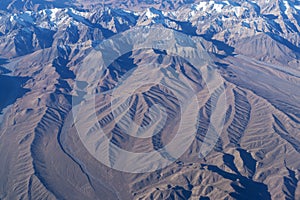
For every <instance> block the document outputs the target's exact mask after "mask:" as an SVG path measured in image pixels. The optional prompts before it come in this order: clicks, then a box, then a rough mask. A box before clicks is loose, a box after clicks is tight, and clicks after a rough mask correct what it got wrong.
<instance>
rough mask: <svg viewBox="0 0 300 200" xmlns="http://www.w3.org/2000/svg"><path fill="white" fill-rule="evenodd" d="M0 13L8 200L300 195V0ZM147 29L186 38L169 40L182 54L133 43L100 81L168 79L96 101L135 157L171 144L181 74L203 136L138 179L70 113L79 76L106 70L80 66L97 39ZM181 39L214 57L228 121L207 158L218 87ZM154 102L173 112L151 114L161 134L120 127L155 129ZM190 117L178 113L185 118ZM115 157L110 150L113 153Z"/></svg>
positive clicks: (115, 4)
mask: <svg viewBox="0 0 300 200" xmlns="http://www.w3.org/2000/svg"><path fill="white" fill-rule="evenodd" d="M0 9H1V11H0V57H1V59H0V65H1V66H0V91H1V92H0V155H1V156H0V157H1V158H2V161H1V163H2V164H1V167H0V177H1V178H0V199H299V198H300V182H299V180H300V171H299V169H300V155H299V153H300V136H299V133H300V95H299V94H300V93H299V92H298V91H300V90H299V88H300V87H299V86H300V71H299V69H300V68H299V67H300V58H299V57H300V48H299V46H300V34H299V30H300V1H296V0H294V1H293V0H290V1H288V0H276V1H272V2H271V1H263V0H261V1H239V0H231V1H217V0H216V1H184V0H183V1H139V0H138V1H122V2H121V3H120V2H119V1H105V3H98V2H93V1H84V0H81V1H63V3H62V1H32V0H31V1H29V0H26V1H3V2H2V3H1V6H0ZM138 27H150V28H151V27H160V28H162V27H163V28H166V29H167V30H174V31H175V33H178V35H176V34H174V37H171V39H170V41H171V44H172V45H174V49H173V50H172V51H171V52H173V54H171V53H169V51H161V50H158V49H151V48H150V49H143V50H139V49H136V50H134V51H131V52H127V53H126V54H124V55H121V56H120V58H118V59H117V60H115V61H114V62H113V63H111V65H109V67H108V68H107V70H106V71H105V74H104V75H103V76H101V77H100V78H99V79H97V81H98V82H97V83H96V84H98V85H97V89H98V91H101V93H102V92H105V91H108V90H111V89H114V88H117V85H118V83H119V82H121V81H124V75H125V74H129V75H131V76H129V77H127V76H125V80H126V81H127V83H126V84H125V83H124V85H123V87H124V88H121V89H120V90H119V91H127V90H129V91H130V89H131V88H132V87H133V86H132V85H135V84H137V85H140V84H142V83H143V82H144V80H142V79H138V78H137V77H139V76H140V75H141V74H148V75H152V76H151V77H156V78H157V79H156V80H164V81H165V86H166V87H163V86H161V85H145V86H143V87H141V88H139V90H137V91H134V92H135V93H134V94H133V95H132V96H131V97H130V98H129V100H128V99H127V100H124V99H121V100H120V99H118V101H116V102H117V104H116V107H112V108H110V103H111V100H110V98H111V97H110V96H109V95H106V93H104V94H103V95H102V96H101V95H100V96H99V97H98V98H97V99H96V103H95V105H96V106H95V110H96V111H97V112H96V113H97V119H98V120H99V122H100V124H101V125H102V126H103V127H105V128H104V130H105V134H106V135H108V137H109V139H110V141H111V142H112V143H113V144H115V145H117V146H118V147H120V148H122V149H126V150H128V151H132V152H150V151H153V150H158V149H160V148H161V146H164V145H165V144H168V143H170V142H171V140H172V138H173V137H175V136H174V133H175V132H176V131H177V130H178V129H179V126H178V124H179V122H180V120H182V119H181V117H180V114H181V109H182V108H180V106H181V104H180V98H178V96H180V94H182V93H184V92H185V91H186V88H184V87H180V86H179V84H176V82H174V81H173V82H172V80H176V79H177V78H178V77H180V78H178V80H187V83H188V84H190V85H191V86H192V87H193V88H196V91H197V98H198V100H199V108H197V109H198V110H197V113H198V115H199V116H198V118H196V121H197V123H198V127H197V130H196V132H195V136H196V138H195V140H194V141H193V142H192V144H191V145H190V146H188V148H187V150H186V151H185V152H184V154H183V155H182V156H181V157H180V158H179V159H177V160H176V162H174V163H173V164H171V165H169V166H167V167H165V168H163V169H160V170H157V171H155V172H148V173H137V174H135V173H125V172H120V171H117V170H114V169H111V168H109V167H107V166H105V165H104V164H101V163H100V162H99V161H97V160H96V159H95V157H93V156H92V155H91V154H90V152H89V150H88V148H87V147H86V146H85V145H84V144H83V143H82V140H81V138H80V134H77V131H76V127H75V126H74V120H73V115H72V113H71V112H70V111H71V110H72V105H74V97H76V96H80V91H79V90H78V88H77V90H76V89H75V88H76V84H77V82H76V79H78V77H81V76H83V78H85V79H86V80H85V81H87V82H88V81H89V80H90V77H94V76H97V74H96V72H89V70H81V67H82V64H84V63H86V61H87V60H88V61H93V60H94V62H91V63H92V64H93V65H97V64H99V63H97V61H98V59H99V55H98V54H97V53H96V54H93V52H94V51H95V49H97V47H99V44H100V45H101V44H102V42H103V41H105V40H106V39H108V38H111V37H113V36H118V35H119V34H120V33H124V34H125V33H126V32H127V31H128V30H134V29H135V28H138ZM154 30H156V29H155V28H154ZM156 34H157V35H163V33H161V32H159V31H158V32H155V33H154V34H152V35H153V37H154V38H155V37H157V36H156ZM180 34H183V35H186V36H187V37H188V38H192V39H193V41H196V44H197V45H199V46H201V47H202V48H203V50H205V51H207V52H208V54H207V55H208V56H209V57H210V61H209V64H210V65H211V66H212V67H213V68H214V69H216V70H217V71H218V73H219V74H220V75H221V79H222V81H223V82H224V86H225V87H224V91H223V92H225V93H226V97H227V104H226V106H225V107H224V110H225V111H226V119H225V125H224V128H223V130H222V133H221V135H220V138H219V139H218V141H217V143H216V145H215V146H214V148H213V150H212V151H211V152H209V154H208V155H207V156H205V157H204V158H203V157H199V152H200V151H201V147H202V145H203V143H205V142H206V140H205V136H206V134H207V131H208V129H209V122H210V120H211V118H212V116H213V108H212V105H211V102H212V101H213V99H215V98H218V97H219V96H218V95H219V93H220V90H218V89H216V90H215V91H214V92H213V93H211V94H210V93H208V92H207V88H206V86H205V83H204V79H203V76H202V75H200V74H198V73H197V71H195V68H196V66H193V65H192V64H191V63H189V62H188V61H187V60H185V59H182V58H181V57H180V56H178V54H179V55H180V53H182V51H181V50H180V48H175V46H176V47H177V46H178V45H179V46H184V45H185V42H187V41H181V40H180V39H181V38H182V37H180ZM132 38H134V37H132ZM132 38H131V39H132ZM185 40H187V39H185ZM187 43H188V42H187ZM122 44H126V42H124V43H122ZM118 45H119V44H118V43H113V44H112V46H114V48H113V52H119V51H121V50H120V47H121V48H122V47H123V46H118ZM188 45H190V43H188ZM188 45H187V46H188ZM174 54H175V55H174ZM176 54H177V55H176ZM186 54H187V57H193V55H194V54H193V52H187V53H186ZM150 65H151V66H150ZM157 65H158V66H160V67H153V66H157ZM149 66H150V67H149ZM158 69H159V70H158ZM159 72H164V73H165V76H166V77H165V76H162V75H161V74H160V73H159ZM87 75H89V76H87ZM170 88H172V89H173V90H171V89H170ZM79 89H80V88H79ZM172 91H173V92H172ZM174 91H175V92H174ZM84 92H89V88H87V89H86V91H84ZM156 103H158V104H160V105H163V106H164V107H165V109H166V113H167V114H168V116H167V117H166V118H164V117H163V116H159V117H160V118H158V119H161V121H163V120H162V119H165V120H166V123H165V124H164V125H161V124H160V123H156V122H153V123H154V126H156V127H160V128H161V127H162V131H161V132H160V134H158V135H155V136H153V137H151V138H147V139H136V138H135V137H132V136H128V135H126V134H125V133H124V132H126V131H124V129H125V130H127V131H128V130H131V133H132V134H138V133H139V131H138V130H137V129H134V131H133V129H131V128H132V127H128V126H126V124H125V125H124V124H123V126H121V125H120V123H119V122H120V121H121V119H125V120H126V119H127V120H128V119H132V120H133V121H135V123H136V124H138V125H139V126H141V127H143V126H145V127H147V125H149V124H151V123H152V121H154V120H157V117H158V116H156V115H154V114H151V112H150V114H147V111H149V110H151V109H150V108H151V107H152V106H153V105H154V104H156ZM91 106H93V104H89V102H87V107H86V108H87V109H86V110H83V112H84V113H85V115H84V117H82V118H80V119H78V123H82V124H85V123H89V121H90V118H91V116H92V115H93V111H94V110H93V109H92V108H91ZM116 111H118V112H121V114H120V115H119V116H118V117H119V118H118V117H116V116H114V114H115V112H116ZM192 120H194V119H189V120H185V121H183V122H182V123H183V124H184V127H189V123H190V121H192ZM75 121H76V120H75ZM158 121H159V120H158ZM88 131H92V129H91V130H88ZM118 153H119V152H110V154H109V155H110V159H111V160H113V159H114V158H116V156H115V155H116V154H118ZM111 162H112V161H111Z"/></svg>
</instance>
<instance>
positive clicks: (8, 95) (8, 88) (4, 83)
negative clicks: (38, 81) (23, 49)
mask: <svg viewBox="0 0 300 200" xmlns="http://www.w3.org/2000/svg"><path fill="white" fill-rule="evenodd" d="M28 80H29V78H28V77H14V76H6V75H0V91H1V92H0V114H2V111H3V109H4V108H6V107H7V106H9V105H11V104H13V103H15V102H16V100H17V99H18V98H21V97H22V96H24V95H25V94H26V93H27V92H29V91H30V90H29V89H25V88H23V85H24V83H25V82H26V81H28Z"/></svg>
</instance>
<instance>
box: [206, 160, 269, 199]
mask: <svg viewBox="0 0 300 200" xmlns="http://www.w3.org/2000/svg"><path fill="white" fill-rule="evenodd" d="M203 166H207V167H208V170H209V171H212V172H214V173H217V174H219V175H220V176H222V177H223V178H225V179H228V180H231V181H232V183H231V187H232V188H233V189H234V190H235V192H231V193H230V196H231V197H233V198H235V199H245V200H248V199H249V200H251V199H264V200H268V199H271V195H270V193H269V191H268V186H267V185H265V184H264V183H259V182H256V181H254V180H252V179H249V178H247V177H244V176H242V175H239V174H233V173H229V172H226V171H224V170H222V169H220V168H219V167H217V166H215V165H203Z"/></svg>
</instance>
